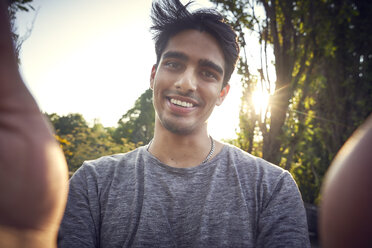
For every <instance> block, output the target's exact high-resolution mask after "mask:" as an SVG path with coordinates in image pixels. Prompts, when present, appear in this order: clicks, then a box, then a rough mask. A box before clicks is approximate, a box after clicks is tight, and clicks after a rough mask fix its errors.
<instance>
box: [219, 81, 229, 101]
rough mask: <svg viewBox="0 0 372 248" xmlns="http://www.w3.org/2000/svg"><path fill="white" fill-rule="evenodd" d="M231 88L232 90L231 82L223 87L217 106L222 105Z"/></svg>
mask: <svg viewBox="0 0 372 248" xmlns="http://www.w3.org/2000/svg"><path fill="white" fill-rule="evenodd" d="M229 90H230V84H226V85H225V87H223V88H222V90H221V92H220V95H219V96H218V99H217V102H216V105H217V106H220V105H221V104H222V102H223V100H225V97H226V96H227V94H228V93H229Z"/></svg>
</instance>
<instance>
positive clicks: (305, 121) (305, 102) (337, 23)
mask: <svg viewBox="0 0 372 248" xmlns="http://www.w3.org/2000/svg"><path fill="white" fill-rule="evenodd" d="M212 2H215V3H217V4H218V6H219V7H220V9H221V10H222V12H224V13H225V14H226V16H227V17H228V19H229V22H230V23H231V24H232V25H233V26H234V27H235V29H236V30H237V32H238V33H239V42H240V44H241V47H242V48H243V49H242V51H243V54H242V59H241V62H240V63H239V65H238V72H239V73H242V76H243V77H242V78H243V79H242V81H243V87H244V94H243V99H242V100H243V102H242V111H241V123H240V125H241V127H240V130H241V132H240V133H239V139H240V141H239V142H238V144H239V143H240V144H243V145H244V144H245V147H243V148H244V149H247V150H249V151H251V152H252V151H253V152H254V153H256V154H260V152H262V156H263V158H265V159H266V160H269V161H271V162H273V163H276V164H279V165H281V166H282V167H283V168H285V169H287V170H290V171H291V172H292V174H293V175H294V177H295V179H296V181H297V183H298V185H299V188H300V190H301V192H302V195H303V197H304V200H305V201H307V202H315V201H316V199H317V198H318V195H319V187H320V184H321V182H322V177H323V175H324V172H325V170H326V169H327V167H328V165H329V164H330V161H331V160H332V159H333V157H334V156H335V154H336V152H337V151H338V149H339V148H340V147H341V146H342V144H343V143H344V142H345V140H346V139H347V138H348V137H349V136H350V135H351V133H352V132H353V131H354V130H355V129H356V127H357V126H358V125H360V123H362V122H363V121H364V120H365V118H366V117H367V116H368V114H369V113H371V111H372V101H371V99H372V94H371V93H372V90H371V87H372V83H371V59H372V50H371V46H370V45H369V44H371V38H372V35H371V32H370V31H369V30H371V29H372V25H371V19H370V18H369V17H368V13H369V12H370V11H371V7H372V3H371V2H370V1H346V0H343V1H335V0H334V1H332V0H328V1H320V0H317V1H312V0H304V1H298V0H286V1H279V0H272V1H268V0H246V1H243V0H236V1H224V0H214V1H212ZM257 13H258V14H257ZM249 32H254V33H256V34H257V35H258V42H260V44H261V51H262V56H261V58H260V61H261V68H260V69H259V74H258V75H256V76H255V75H251V74H250V73H249V70H248V68H247V67H248V63H246V62H247V57H246V56H245V50H246V49H249V47H247V44H246V42H245V40H246V39H247V37H246V33H249ZM268 48H272V50H273V54H274V57H275V64H274V65H275V71H276V82H275V84H273V83H271V82H270V80H269V77H268V73H267V72H268V66H269V65H270V63H269V62H268V61H267V53H268V51H269V50H270V49H268ZM260 84H261V85H262V88H263V89H266V90H267V91H268V92H270V90H271V88H272V87H274V86H275V91H274V93H273V94H272V96H271V99H270V105H269V109H268V111H267V112H266V113H263V116H259V115H258V116H257V115H255V114H254V112H253V110H252V106H249V105H252V91H253V90H254V89H255V87H256V86H257V85H260ZM247 106H248V107H247ZM243 108H245V109H243ZM345 117H346V118H345ZM252 136H253V137H255V136H258V138H257V137H256V138H253V137H252ZM254 147H256V148H257V149H256V150H255V149H254Z"/></svg>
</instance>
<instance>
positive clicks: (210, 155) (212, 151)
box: [202, 136, 215, 164]
mask: <svg viewBox="0 0 372 248" xmlns="http://www.w3.org/2000/svg"><path fill="white" fill-rule="evenodd" d="M209 138H211V150H210V151H209V153H208V155H207V157H206V158H205V159H204V161H203V162H202V164H205V163H206V162H208V160H209V159H210V158H211V157H212V155H213V153H214V148H215V145H214V139H213V138H212V136H209Z"/></svg>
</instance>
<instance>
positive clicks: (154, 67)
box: [150, 64, 156, 89]
mask: <svg viewBox="0 0 372 248" xmlns="http://www.w3.org/2000/svg"><path fill="white" fill-rule="evenodd" d="M155 75H156V64H155V65H153V66H152V69H151V75H150V88H151V89H154V80H155Z"/></svg>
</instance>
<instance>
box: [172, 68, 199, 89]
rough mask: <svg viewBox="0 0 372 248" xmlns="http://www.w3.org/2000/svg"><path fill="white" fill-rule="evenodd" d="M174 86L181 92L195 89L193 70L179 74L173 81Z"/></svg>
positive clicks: (195, 81)
mask: <svg viewBox="0 0 372 248" xmlns="http://www.w3.org/2000/svg"><path fill="white" fill-rule="evenodd" d="M175 86H176V88H177V89H178V90H180V91H182V92H185V93H187V92H192V91H195V90H196V87H197V80H196V77H195V74H194V72H193V70H186V71H185V72H184V73H182V74H181V75H180V77H179V78H178V80H177V81H176V82H175Z"/></svg>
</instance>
